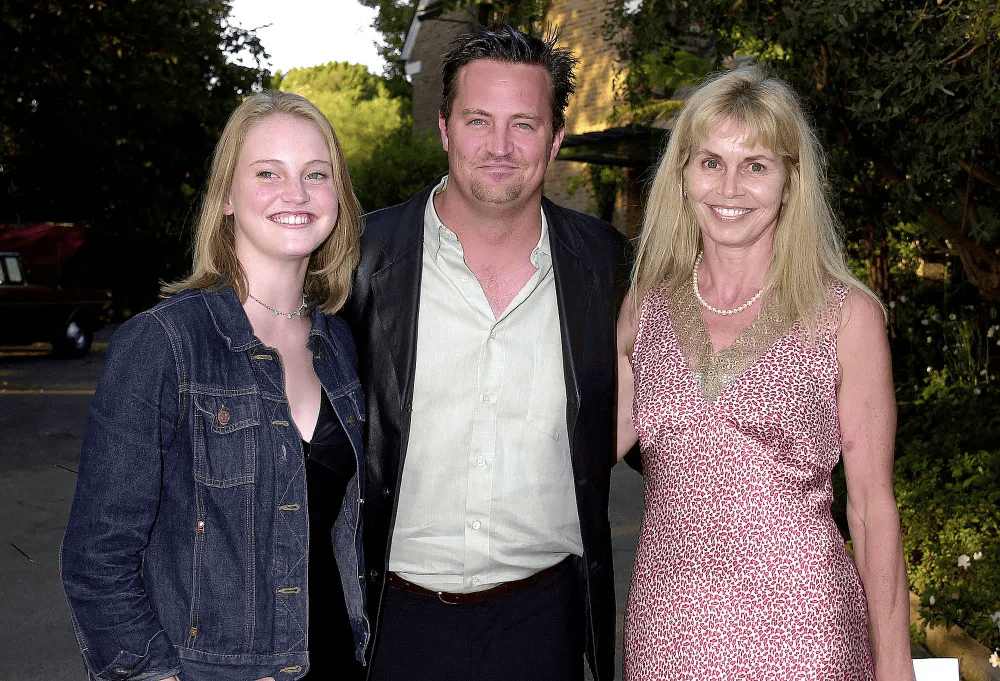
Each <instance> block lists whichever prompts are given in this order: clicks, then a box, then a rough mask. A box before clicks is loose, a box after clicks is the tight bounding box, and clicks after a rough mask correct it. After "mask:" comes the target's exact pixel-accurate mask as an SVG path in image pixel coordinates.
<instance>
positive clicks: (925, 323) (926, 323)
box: [920, 319, 930, 326]
mask: <svg viewBox="0 0 1000 681" xmlns="http://www.w3.org/2000/svg"><path fill="white" fill-rule="evenodd" d="M920 323H921V324H923V325H924V326H927V325H928V324H930V322H929V321H927V320H926V319H921V320H920Z"/></svg>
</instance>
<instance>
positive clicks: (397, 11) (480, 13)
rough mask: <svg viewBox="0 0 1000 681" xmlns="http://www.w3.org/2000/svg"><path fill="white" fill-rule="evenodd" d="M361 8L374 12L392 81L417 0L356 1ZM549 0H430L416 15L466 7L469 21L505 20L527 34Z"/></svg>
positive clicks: (538, 24)
mask: <svg viewBox="0 0 1000 681" xmlns="http://www.w3.org/2000/svg"><path fill="white" fill-rule="evenodd" d="M358 1H359V2H360V3H361V4H362V5H364V6H365V7H372V8H374V9H376V10H377V11H378V13H377V14H376V15H375V21H374V23H373V24H372V27H373V28H374V29H375V30H376V31H378V32H379V33H381V34H382V37H383V39H384V40H385V45H383V46H382V47H380V48H379V52H380V54H381V55H382V58H383V59H385V61H386V64H387V65H388V67H387V70H386V76H387V77H389V78H390V79H392V80H396V79H402V77H403V58H402V52H403V44H404V43H405V42H406V32H407V31H408V30H409V29H410V24H411V22H412V21H413V17H414V16H415V15H416V14H417V11H418V9H417V6H418V4H419V3H418V0H358ZM549 3H550V0H494V1H493V2H479V1H477V0H431V1H430V2H428V3H427V4H426V6H425V7H424V8H423V10H422V11H421V14H420V18H421V19H434V18H437V17H440V16H441V15H442V14H447V13H448V12H451V11H453V10H456V9H467V10H468V11H469V19H470V21H475V22H478V23H480V24H493V23H499V22H504V23H509V24H513V25H514V26H517V27H518V28H520V29H522V30H524V31H526V32H528V33H532V34H535V33H540V32H541V31H542V30H544V28H545V27H544V25H543V23H542V20H541V17H544V16H545V11H546V9H548V6H549Z"/></svg>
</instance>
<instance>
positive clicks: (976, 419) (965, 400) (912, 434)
mask: <svg viewBox="0 0 1000 681" xmlns="http://www.w3.org/2000/svg"><path fill="white" fill-rule="evenodd" d="M998 397H1000V391H996V390H995V389H991V388H989V387H986V388H973V387H970V386H969V385H968V384H963V383H949V379H948V375H947V371H937V370H932V372H931V375H930V376H929V379H928V381H927V386H926V387H925V389H924V390H923V393H922V394H921V395H920V396H918V397H917V398H916V399H914V400H913V401H910V402H904V403H901V404H900V419H899V422H900V428H899V432H898V434H897V458H896V466H895V485H896V497H897V501H898V503H899V511H900V520H901V523H902V527H903V550H904V552H905V555H906V562H907V571H908V574H909V578H910V587H911V589H912V590H913V591H914V592H915V593H917V594H918V595H919V596H920V601H921V608H920V614H921V616H922V617H924V619H925V620H927V622H929V623H930V624H935V625H946V626H951V625H958V626H960V627H962V628H964V629H965V630H966V632H967V633H968V634H969V635H970V636H973V637H974V638H976V639H978V640H979V641H980V642H982V643H983V644H984V645H986V646H988V647H990V648H997V647H998V646H1000V629H998V624H1000V517H998V514H997V503H998V501H1000V484H998V481H1000V400H998V399H997V398H998Z"/></svg>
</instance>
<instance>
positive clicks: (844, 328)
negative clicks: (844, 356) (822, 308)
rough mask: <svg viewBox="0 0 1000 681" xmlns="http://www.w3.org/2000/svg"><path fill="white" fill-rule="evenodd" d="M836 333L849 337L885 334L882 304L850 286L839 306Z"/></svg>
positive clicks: (842, 337) (842, 336)
mask: <svg viewBox="0 0 1000 681" xmlns="http://www.w3.org/2000/svg"><path fill="white" fill-rule="evenodd" d="M838 334H839V335H840V337H841V339H844V338H845V336H847V337H848V338H850V337H859V336H860V337H869V338H870V337H871V335H872V334H874V335H877V336H885V312H884V311H883V309H882V305H881V304H880V303H879V302H878V301H877V300H876V299H875V298H874V297H872V296H871V294H869V293H867V292H865V291H862V290H861V289H858V288H855V287H853V286H852V287H851V288H850V290H849V291H848V293H847V298H845V299H844V304H843V306H842V307H841V308H840V325H839V329H838Z"/></svg>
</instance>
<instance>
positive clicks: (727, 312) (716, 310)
mask: <svg viewBox="0 0 1000 681" xmlns="http://www.w3.org/2000/svg"><path fill="white" fill-rule="evenodd" d="M704 255H705V251H702V252H700V253H699V254H698V257H697V258H695V261H694V271H693V272H692V273H691V284H692V285H693V286H694V296H695V298H697V299H698V302H699V303H701V304H702V305H703V306H704V307H705V308H706V309H708V310H711V311H712V312H714V313H715V314H721V315H726V316H727V317H728V316H729V315H734V314H739V313H740V312H743V310H745V309H747V308H748V307H750V306H751V305H753V304H754V302H755V301H756V300H757V299H758V298H760V294H761V293H763V292H764V289H761V290H759V291H757V293H755V294H753V298H751V299H750V300H748V301H747V302H745V303H743V304H742V305H740V306H739V307H734V308H733V309H732V310H720V309H719V308H717V307H712V306H711V305H709V304H708V303H706V302H705V299H704V298H702V297H701V291H699V290H698V266H699V265H700V264H701V259H702V257H703V256H704Z"/></svg>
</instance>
